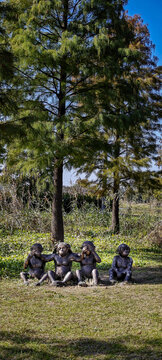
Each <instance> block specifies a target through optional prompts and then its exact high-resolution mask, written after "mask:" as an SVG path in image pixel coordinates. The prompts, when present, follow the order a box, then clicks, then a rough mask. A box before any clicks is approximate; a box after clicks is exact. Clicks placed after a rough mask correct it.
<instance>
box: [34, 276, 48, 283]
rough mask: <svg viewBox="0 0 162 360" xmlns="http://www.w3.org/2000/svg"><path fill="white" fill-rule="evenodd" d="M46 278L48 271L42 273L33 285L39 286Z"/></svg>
mask: <svg viewBox="0 0 162 360" xmlns="http://www.w3.org/2000/svg"><path fill="white" fill-rule="evenodd" d="M47 278H48V273H45V274H43V276H42V277H41V278H40V280H39V281H38V282H37V283H36V284H35V286H39V285H40V284H42V282H43V281H44V280H46V279H47Z"/></svg>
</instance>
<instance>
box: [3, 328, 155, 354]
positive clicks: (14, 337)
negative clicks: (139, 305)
mask: <svg viewBox="0 0 162 360" xmlns="http://www.w3.org/2000/svg"><path fill="white" fill-rule="evenodd" d="M0 340H1V346H0V350H1V360H6V359H7V360H13V359H14V360H21V359H23V360H27V359H30V360H53V359H56V360H65V359H69V360H74V359H77V358H79V359H91V360H93V359H94V358H95V359H98V360H99V359H109V360H112V359H114V360H117V359H120V360H134V359H138V360H148V359H152V360H160V359H162V357H161V352H160V339H159V338H156V339H154V340H152V339H148V340H146V339H142V338H141V337H140V336H139V337H138V336H128V337H118V338H113V339H108V340H107V341H102V340H96V339H92V338H81V339H77V340H58V341H57V340H56V338H55V339H50V340H47V339H44V338H42V337H41V338H38V337H37V336H36V335H35V334H34V333H32V334H31V336H23V335H20V334H17V333H16V332H15V333H13V332H0Z"/></svg>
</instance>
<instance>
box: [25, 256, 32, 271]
mask: <svg viewBox="0 0 162 360" xmlns="http://www.w3.org/2000/svg"><path fill="white" fill-rule="evenodd" d="M31 258H32V255H31V254H29V255H28V256H27V258H26V259H25V261H24V269H27V267H28V265H29V261H30V259H31Z"/></svg>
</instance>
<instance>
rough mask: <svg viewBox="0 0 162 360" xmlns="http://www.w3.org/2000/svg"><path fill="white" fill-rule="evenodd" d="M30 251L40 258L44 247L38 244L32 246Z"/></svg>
mask: <svg viewBox="0 0 162 360" xmlns="http://www.w3.org/2000/svg"><path fill="white" fill-rule="evenodd" d="M30 250H31V252H32V254H33V255H37V256H40V255H41V253H42V251H43V247H42V245H41V244H39V243H36V244H34V245H32V246H31V248H30Z"/></svg>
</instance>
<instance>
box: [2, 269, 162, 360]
mask: <svg viewBox="0 0 162 360" xmlns="http://www.w3.org/2000/svg"><path fill="white" fill-rule="evenodd" d="M100 273H101V277H102V279H103V281H105V284H104V285H102V286H98V287H91V286H89V287H87V288H78V287H77V286H70V287H65V288H53V287H51V286H49V285H48V284H47V283H45V284H44V285H42V286H41V287H39V288H36V287H35V286H34V281H31V283H30V284H29V286H27V287H26V286H24V285H23V284H22V282H21V280H19V279H14V280H11V279H3V280H1V284H0V285H1V310H0V315H1V331H0V354H1V355H0V359H1V360H20V359H22V360H27V359H29V360H39V359H40V360H41V359H42V360H52V359H58V360H59V359H60V360H63V359H69V360H70V359H71V360H73V359H77V360H80V359H91V360H93V359H98V360H102V359H110V360H111V359H114V360H127V359H130V360H134V359H139V360H148V359H149V360H150V359H152V360H160V359H162V355H161V352H160V350H161V349H160V305H161V303H160V287H161V285H160V268H158V267H157V268H156V267H153V268H138V269H134V273H133V274H134V279H135V281H136V283H133V284H130V285H121V284H117V285H115V286H110V285H109V284H108V280H107V279H108V276H107V272H105V271H104V272H103V271H100ZM161 344H162V343H161Z"/></svg>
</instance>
